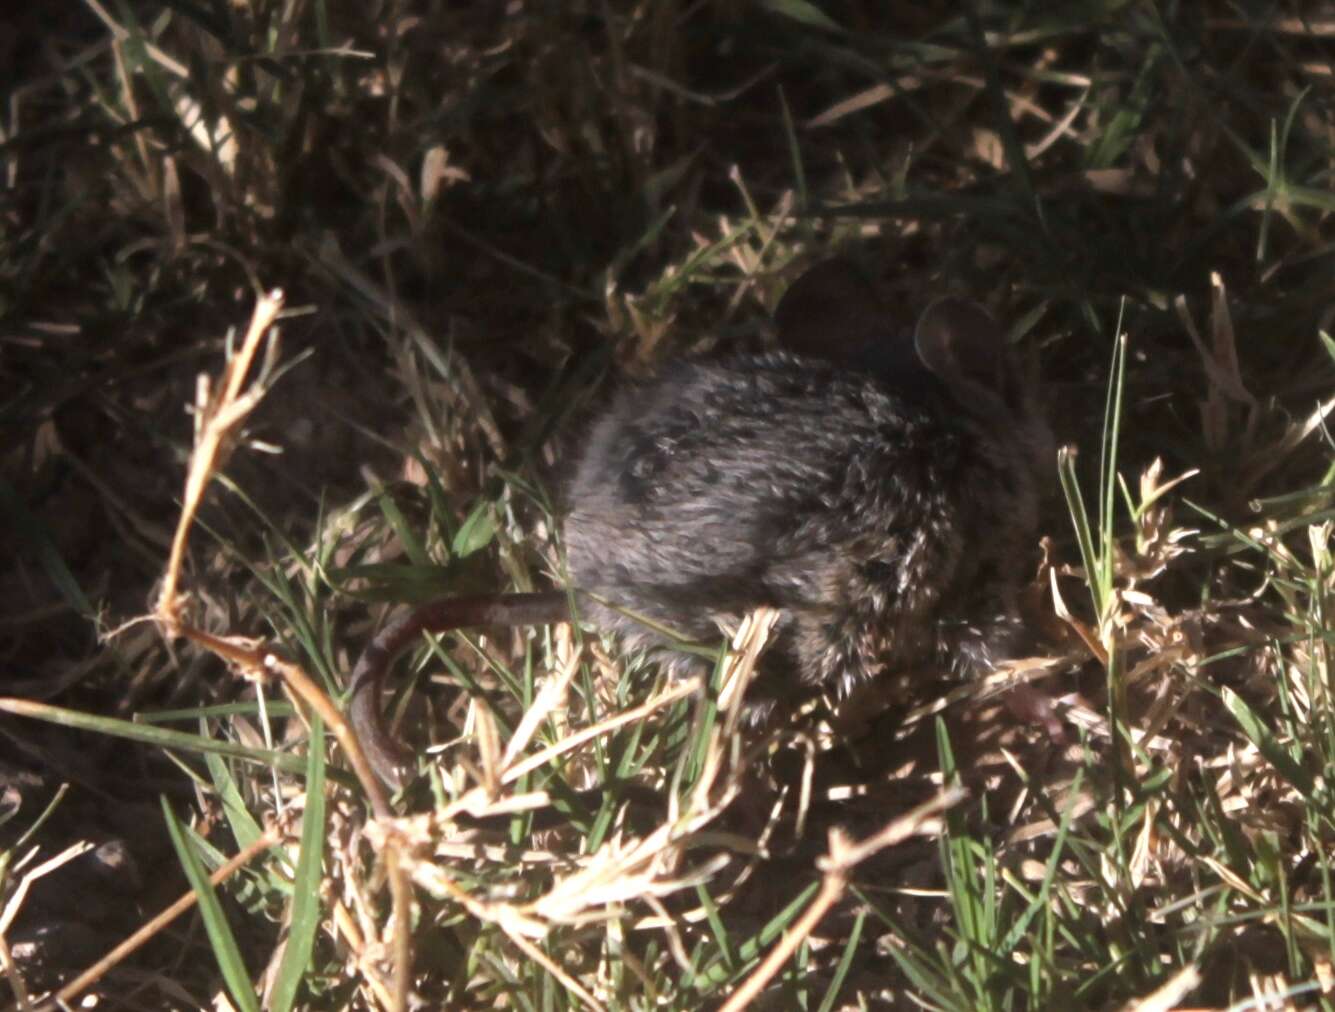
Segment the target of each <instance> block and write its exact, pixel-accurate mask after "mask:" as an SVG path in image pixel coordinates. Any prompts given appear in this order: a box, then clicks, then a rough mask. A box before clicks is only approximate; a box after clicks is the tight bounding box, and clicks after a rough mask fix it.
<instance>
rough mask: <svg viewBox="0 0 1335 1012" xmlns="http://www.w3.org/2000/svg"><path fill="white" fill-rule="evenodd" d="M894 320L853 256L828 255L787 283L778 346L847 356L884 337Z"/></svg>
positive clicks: (779, 312)
mask: <svg viewBox="0 0 1335 1012" xmlns="http://www.w3.org/2000/svg"><path fill="white" fill-rule="evenodd" d="M888 324H889V321H888V320H887V318H886V315H885V310H884V308H883V307H882V305H881V300H880V299H879V298H878V297H877V295H876V289H875V288H873V287H872V285H871V282H869V281H868V280H867V279H866V277H865V276H864V275H863V274H862V272H861V271H860V270H858V268H857V267H856V266H855V265H854V264H853V263H852V262H851V261H849V260H846V259H844V258H843V257H834V258H833V259H830V260H823V261H821V262H820V263H818V264H816V265H815V266H814V267H812V268H810V269H809V270H808V271H807V272H806V273H805V274H803V275H802V276H801V277H800V278H798V279H797V280H796V281H794V282H793V283H792V284H791V285H789V286H788V290H787V291H786V292H784V293H783V298H782V299H780V300H779V305H778V308H776V309H775V310H774V325H775V328H776V329H777V330H778V333H779V347H781V348H783V349H784V350H785V351H791V352H793V353H795V354H798V355H810V356H813V357H815V358H824V359H834V360H836V361H842V360H846V359H851V358H854V357H856V356H857V355H858V354H859V353H861V352H862V351H863V350H864V349H865V348H866V347H867V345H868V344H870V343H871V342H872V341H874V340H876V339H878V338H880V337H882V336H884V334H885V333H886V331H887V330H888V329H889V326H888Z"/></svg>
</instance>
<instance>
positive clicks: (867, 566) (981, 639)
mask: <svg viewBox="0 0 1335 1012" xmlns="http://www.w3.org/2000/svg"><path fill="white" fill-rule="evenodd" d="M850 277H852V275H850V274H849V273H848V269H847V268H846V267H845V266H844V265H842V264H841V263H840V262H838V261H834V262H831V263H827V264H823V265H821V266H820V267H818V268H816V269H815V270H813V271H812V272H810V273H809V274H808V275H807V276H805V277H804V278H802V279H800V280H799V281H798V282H796V283H795V284H794V285H793V286H792V288H791V289H790V292H789V295H788V296H786V297H785V300H784V304H781V305H780V308H779V311H778V313H777V314H776V317H777V319H778V322H779V330H780V344H781V345H783V346H784V347H789V348H799V349H801V350H802V352H803V354H793V353H790V352H785V351H780V352H774V353H768V354H748V355H736V356H733V357H731V358H726V359H723V360H720V361H715V362H678V363H675V364H673V365H670V366H668V367H667V368H666V369H665V370H664V371H663V372H662V373H661V374H660V375H659V376H658V377H657V378H656V379H654V380H653V381H651V382H648V383H644V384H639V385H636V386H634V387H631V388H629V389H627V390H624V391H623V392H622V393H621V394H620V396H619V397H618V398H617V399H616V400H615V402H614V403H613V405H612V407H611V408H610V409H609V410H608V411H607V412H606V413H605V414H604V415H603V416H602V417H601V419H600V420H599V421H597V423H596V424H595V425H594V426H593V428H592V429H591V431H590V433H589V435H588V440H587V443H586V444H585V446H584V447H583V449H582V452H581V454H580V458H579V462H578V466H577V468H576V470H575V475H574V480H573V483H572V485H571V487H570V489H569V491H568V501H569V506H570V510H569V515H568V518H567V520H566V522H565V542H566V549H567V553H568V558H569V565H570V571H571V577H572V582H573V583H574V585H575V586H576V587H578V588H579V589H580V590H583V591H588V592H591V593H592V594H594V595H596V596H598V597H601V598H605V599H606V600H607V601H609V602H612V603H614V604H615V605H617V606H618V607H620V608H624V609H627V610H629V611H631V612H637V613H640V614H643V615H645V616H646V617H648V618H650V619H653V620H654V621H656V622H659V623H661V624H662V625H665V626H667V627H669V628H672V629H675V630H678V631H680V632H681V633H683V634H685V635H686V636H689V637H692V638H695V639H699V640H703V641H706V642H709V641H714V640H716V639H717V637H718V628H719V626H720V624H722V625H725V626H726V625H730V624H734V623H736V622H737V621H738V620H739V619H740V617H741V616H742V615H744V614H745V613H746V612H747V611H749V610H750V609H753V608H755V607H757V606H759V605H773V606H776V607H778V608H780V609H781V611H782V618H781V620H780V625H779V629H778V633H777V640H776V642H775V644H774V647H773V649H772V650H771V651H770V653H769V654H768V655H767V657H766V659H765V661H764V662H762V663H763V664H764V665H765V666H766V670H767V671H768V672H769V674H768V675H767V677H766V678H764V679H762V680H761V682H760V683H759V684H758V686H757V688H758V689H759V690H760V691H761V694H762V697H763V696H765V695H768V696H770V697H772V698H777V697H783V696H787V695H791V694H793V693H794V692H801V691H810V690H812V689H828V688H833V689H834V690H836V692H837V694H839V695H846V694H847V693H849V692H851V691H852V689H853V688H854V687H855V686H856V685H858V684H859V683H861V682H864V681H866V680H869V679H872V678H874V677H875V676H876V675H877V674H878V673H880V672H882V671H885V670H890V669H905V668H908V667H911V666H914V665H919V664H922V663H925V662H947V663H952V664H955V665H957V666H960V667H964V668H970V669H972V668H986V667H988V666H990V665H991V664H993V663H994V662H995V661H996V660H998V659H1000V656H1004V655H1007V654H1009V653H1012V652H1013V650H1014V648H1015V647H1016V640H1017V636H1018V630H1019V622H1018V618H1017V617H1016V608H1015V600H1016V587H1017V584H1018V581H1019V580H1020V579H1021V578H1022V577H1023V576H1024V575H1025V574H1026V567H1025V565H1024V560H1025V559H1026V557H1027V554H1028V552H1029V551H1030V550H1031V549H1032V547H1033V542H1034V535H1035V528H1036V524H1037V510H1038V500H1039V490H1040V484H1041V483H1042V482H1043V481H1044V479H1045V477H1046V474H1047V473H1048V472H1049V471H1050V468H1051V456H1052V440H1051V436H1050V434H1049V432H1048V429H1047V427H1046V425H1045V424H1044V423H1043V421H1042V419H1041V418H1040V417H1039V415H1038V413H1037V411H1036V410H1035V409H1034V405H1033V401H1032V399H1031V397H1030V396H1029V393H1028V392H1027V391H1026V390H1025V389H1024V388H1023V387H1022V385H1021V384H1020V382H1019V379H1018V373H1017V371H1016V370H1015V368H1014V366H1013V364H1012V363H1011V361H1010V356H1009V351H1008V349H1007V348H1006V346H1005V343H1004V339H1003V336H1002V334H1001V332H1000V330H999V328H997V326H996V325H995V324H994V323H993V322H992V321H991V318H990V317H988V316H987V314H986V313H985V312H984V311H983V310H982V309H981V308H979V307H977V306H975V305H974V304H972V303H968V302H966V301H964V300H959V299H946V300H941V301H940V302H938V303H935V304H934V305H933V306H931V307H929V308H928V309H927V310H926V312H924V314H923V317H922V319H921V320H920V321H919V325H918V328H917V331H916V334H914V335H904V334H899V335H896V334H893V333H888V334H887V333H877V334H872V333H868V330H869V327H868V321H869V320H870V319H876V318H878V316H877V314H878V312H879V306H878V305H877V304H876V303H875V297H874V295H872V294H871V293H870V290H869V289H866V287H865V285H863V284H862V283H861V282H858V281H850ZM808 310H810V311H808ZM879 318H882V319H883V314H882V315H881V316H880V317H879ZM818 355H819V357H817V356H818ZM582 600H583V604H582V609H583V612H584V614H585V616H586V617H589V618H591V619H592V620H593V621H594V623H595V624H596V625H597V626H599V627H600V628H602V629H605V630H608V631H614V632H616V633H619V634H620V635H621V637H622V638H623V641H625V642H627V643H628V645H629V646H631V647H632V648H636V647H648V646H654V645H658V644H660V643H661V640H660V638H659V637H658V635H657V634H655V633H654V632H652V631H650V630H649V629H648V628H647V627H645V626H644V625H641V624H640V623H637V622H635V621H634V620H632V619H630V618H628V617H626V616H624V615H622V614H621V613H620V612H618V611H616V610H613V609H612V608H608V607H605V606H603V605H601V604H599V603H597V602H596V601H592V600H590V599H589V598H583V599H582ZM673 663H674V665H675V666H676V667H678V668H685V667H688V666H689V662H688V661H686V660H684V659H682V658H675V659H674V660H673ZM767 683H768V684H767Z"/></svg>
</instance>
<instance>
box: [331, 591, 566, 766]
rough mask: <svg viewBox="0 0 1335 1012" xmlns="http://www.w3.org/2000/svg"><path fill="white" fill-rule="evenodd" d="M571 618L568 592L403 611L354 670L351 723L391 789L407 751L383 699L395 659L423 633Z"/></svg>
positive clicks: (483, 597) (451, 600)
mask: <svg viewBox="0 0 1335 1012" xmlns="http://www.w3.org/2000/svg"><path fill="white" fill-rule="evenodd" d="M569 619H570V596H569V595H568V594H567V593H566V592H565V591H563V590H549V591H543V592H540V593H534V594H477V595H471V596H465V597H446V598H441V599H440V600H437V601H431V602H428V603H427V604H423V605H420V606H418V607H416V608H410V609H406V610H404V611H401V612H399V613H398V614H397V615H395V616H394V618H393V619H391V620H390V622H389V624H388V625H386V626H385V627H384V628H383V629H381V630H380V632H378V633H377V634H376V636H375V639H373V640H372V641H371V642H370V644H369V645H368V646H367V647H366V649H365V650H364V651H362V655H361V657H360V658H359V659H358V661H357V666H356V668H354V669H353V672H352V694H351V695H350V696H349V698H348V710H347V715H348V720H349V721H350V722H351V724H352V729H353V730H354V731H355V732H356V733H357V738H358V739H359V740H360V742H361V746H362V750H363V751H364V752H365V753H366V758H367V760H368V761H369V762H370V764H371V767H372V768H373V769H374V770H375V771H376V774H377V775H378V776H379V777H380V779H381V780H383V781H384V782H385V783H386V784H387V785H388V786H390V787H392V788H395V789H398V788H399V787H401V786H402V785H403V770H404V767H405V765H406V759H407V757H408V754H407V750H406V749H405V748H404V747H403V746H402V745H401V744H400V743H399V742H398V741H397V740H396V739H395V738H394V736H393V735H392V734H391V733H390V731H389V728H388V727H387V726H386V725H385V718H384V714H383V713H381V710H380V695H381V690H382V689H383V687H384V681H385V675H386V674H387V673H388V671H389V666H390V664H392V663H393V662H394V658H395V657H397V656H398V655H399V654H400V653H402V652H403V651H404V650H405V649H407V648H408V647H410V646H412V645H413V644H414V643H417V642H419V641H420V640H421V638H422V634H423V633H428V632H433V633H442V632H448V631H449V630H451V629H466V628H470V627H472V626H488V625H542V624H545V623H548V622H566V621H569Z"/></svg>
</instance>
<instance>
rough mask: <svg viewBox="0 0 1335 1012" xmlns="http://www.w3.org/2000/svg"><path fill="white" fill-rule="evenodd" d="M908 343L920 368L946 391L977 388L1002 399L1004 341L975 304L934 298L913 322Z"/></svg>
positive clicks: (948, 298) (947, 298)
mask: <svg viewBox="0 0 1335 1012" xmlns="http://www.w3.org/2000/svg"><path fill="white" fill-rule="evenodd" d="M913 343H914V346H915V347H916V348H917V350H918V357H919V358H920V359H922V362H923V365H925V366H927V368H928V369H930V370H931V371H932V372H933V373H934V374H935V375H936V376H937V377H938V378H939V379H941V380H943V381H944V382H945V384H946V385H947V386H949V387H951V388H952V389H954V390H956V391H959V392H961V393H964V392H970V391H977V390H978V389H979V388H982V389H983V390H986V391H990V392H992V393H995V394H998V395H1000V396H1001V397H1003V398H1004V397H1005V396H1006V392H1007V391H1006V386H1007V362H1006V339H1005V336H1004V335H1003V334H1002V332H1001V327H1000V326H998V324H997V321H996V320H994V319H992V315H991V314H990V313H989V312H988V311H987V310H986V309H984V308H983V307H982V306H980V305H978V303H976V302H972V301H970V300H969V299H961V298H958V297H955V296H947V297H946V298H943V299H937V300H936V301H935V302H933V303H932V304H931V305H930V306H928V307H927V308H926V309H924V310H923V313H922V316H920V317H919V318H918V329H917V331H916V332H915V333H914V335H913Z"/></svg>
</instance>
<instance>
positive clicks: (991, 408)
mask: <svg viewBox="0 0 1335 1012" xmlns="http://www.w3.org/2000/svg"><path fill="white" fill-rule="evenodd" d="M774 322H775V327H776V329H777V331H778V335H779V344H780V346H781V347H782V348H783V349H784V350H786V351H790V352H792V353H794V354H798V355H804V356H808V357H811V358H818V359H823V360H825V361H830V362H834V363H836V364H838V365H842V366H847V367H849V368H854V369H858V370H860V371H865V372H871V373H873V374H875V375H877V376H880V377H882V378H883V379H884V380H885V381H886V382H887V383H890V384H891V385H893V386H896V387H898V388H900V389H910V390H911V389H912V388H913V387H914V386H921V385H924V384H929V383H932V382H933V380H935V381H936V382H937V383H939V384H940V386H941V387H943V388H944V390H945V391H946V393H947V394H948V398H949V400H950V401H951V402H953V404H954V406H956V407H957V408H958V409H959V410H960V411H961V412H962V413H964V414H966V415H968V416H970V417H972V418H974V419H976V420H977V421H978V422H979V423H981V425H982V426H983V428H984V430H985V431H986V432H988V433H989V434H990V436H991V437H992V438H993V439H994V440H995V441H996V442H997V443H999V444H1007V445H1009V446H1010V447H1011V448H1012V449H1013V450H1014V451H1015V454H1014V456H1015V458H1016V460H1015V462H1016V463H1017V464H1019V465H1020V466H1024V467H1026V468H1028V469H1029V470H1030V471H1031V472H1032V473H1033V474H1035V475H1047V474H1050V473H1051V471H1052V469H1053V466H1054V459H1055V454H1054V445H1053V438H1052V432H1051V430H1050V429H1049V428H1048V425H1047V422H1046V421H1045V420H1044V418H1043V415H1042V412H1041V411H1040V410H1039V406H1038V403H1037V400H1036V398H1035V396H1034V390H1033V387H1032V384H1031V383H1029V382H1027V381H1026V378H1025V377H1024V376H1023V375H1022V373H1021V370H1020V369H1019V368H1018V366H1017V364H1016V362H1015V357H1014V355H1013V354H1012V352H1011V349H1010V346H1009V344H1008V343H1007V340H1006V335H1005V332H1004V331H1003V329H1002V327H1001V326H1000V325H999V324H998V323H997V322H996V320H994V319H993V318H992V316H991V314H989V313H988V312H987V310H986V309H984V308H983V307H982V306H980V305H978V303H976V302H972V301H970V300H969V299H964V298H959V297H957V296H947V297H944V298H940V299H937V300H936V301H935V302H933V303H932V304H931V305H929V306H928V307H927V308H926V309H925V310H923V312H922V315H921V316H920V317H919V318H918V323H917V326H916V328H914V329H913V330H912V331H911V332H909V331H908V330H907V329H906V328H905V327H904V326H903V325H902V323H898V322H897V321H896V320H895V319H894V318H893V316H892V314H891V313H889V312H888V311H887V310H886V308H885V306H884V304H883V303H882V301H881V299H880V296H879V295H878V293H877V291H876V289H875V288H874V287H873V286H872V285H871V283H870V282H868V281H867V279H866V277H865V276H864V275H863V274H862V273H861V272H860V271H859V270H858V268H857V267H856V266H855V265H854V264H853V263H852V262H850V261H848V260H846V259H843V258H841V257H836V258H833V259H830V260H825V261H822V262H821V263H818V264H816V265H815V266H813V267H811V268H810V269H809V270H807V271H806V273H804V274H803V275H802V276H801V277H799V278H798V279H797V280H796V281H794V282H793V283H792V284H791V285H790V286H789V287H788V290H787V291H786V292H785V293H784V295H783V298H782V299H781V300H780V301H779V305H778V307H777V308H776V310H775V313H774Z"/></svg>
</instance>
